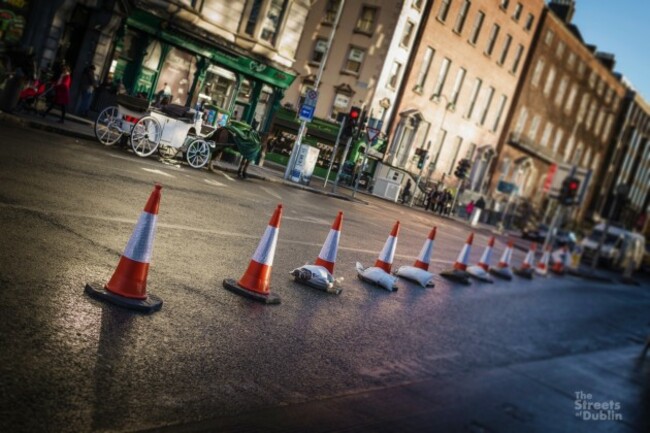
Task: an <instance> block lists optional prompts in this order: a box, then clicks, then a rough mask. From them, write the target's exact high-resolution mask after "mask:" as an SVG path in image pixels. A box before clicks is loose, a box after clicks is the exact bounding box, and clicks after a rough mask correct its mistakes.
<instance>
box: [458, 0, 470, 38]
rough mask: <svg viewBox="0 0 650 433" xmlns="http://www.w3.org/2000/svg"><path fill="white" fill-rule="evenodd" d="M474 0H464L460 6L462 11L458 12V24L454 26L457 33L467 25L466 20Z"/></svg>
mask: <svg viewBox="0 0 650 433" xmlns="http://www.w3.org/2000/svg"><path fill="white" fill-rule="evenodd" d="M471 4H472V2H471V1H470V0H464V1H463V4H462V5H461V6H460V11H459V12H458V17H457V18H456V25H455V26H454V31H455V32H456V33H461V32H462V31H463V27H465V20H466V19H467V13H468V12H469V7H470V6H471Z"/></svg>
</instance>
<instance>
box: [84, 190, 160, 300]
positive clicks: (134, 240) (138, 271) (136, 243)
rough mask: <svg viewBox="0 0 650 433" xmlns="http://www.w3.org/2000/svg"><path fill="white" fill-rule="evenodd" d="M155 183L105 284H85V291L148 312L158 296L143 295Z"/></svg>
mask: <svg viewBox="0 0 650 433" xmlns="http://www.w3.org/2000/svg"><path fill="white" fill-rule="evenodd" d="M161 188H162V186H160V185H156V186H155V188H154V190H153V192H152V193H151V195H150V196H149V200H147V204H146V205H145V207H144V210H143V212H142V213H141V214H140V218H139V219H138V222H137V223H136V226H135V229H134V230H133V234H132V235H131V238H130V239H129V242H128V243H127V244H126V248H125V250H124V253H123V254H122V257H121V258H120V261H119V263H118V264H117V268H116V269H115V272H114V273H113V276H112V277H111V279H110V280H109V281H108V283H106V285H104V286H101V284H86V293H87V294H88V295H90V296H92V297H94V298H97V299H99V300H102V301H107V302H111V303H113V304H115V305H119V306H121V307H126V308H130V309H132V310H137V311H144V312H147V313H151V312H153V311H157V310H160V308H161V307H162V303H163V301H162V299H160V298H159V297H157V296H155V295H151V294H150V295H147V275H148V273H149V263H150V261H151V255H152V253H153V241H154V237H155V235H156V221H157V219H158V209H159V207H160V190H161Z"/></svg>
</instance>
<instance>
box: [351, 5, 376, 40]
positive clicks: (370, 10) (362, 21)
mask: <svg viewBox="0 0 650 433" xmlns="http://www.w3.org/2000/svg"><path fill="white" fill-rule="evenodd" d="M376 19H377V8H375V7H371V6H364V7H363V8H361V15H360V16H359V19H358V20H357V25H356V27H355V28H354V30H355V31H357V32H361V33H366V34H369V35H370V34H372V32H373V30H374V28H375V21H376Z"/></svg>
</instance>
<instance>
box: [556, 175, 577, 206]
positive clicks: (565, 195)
mask: <svg viewBox="0 0 650 433" xmlns="http://www.w3.org/2000/svg"><path fill="white" fill-rule="evenodd" d="M579 191H580V179H578V178H577V177H567V178H565V179H564V180H563V181H562V187H561V188H560V203H561V204H563V205H566V206H569V205H572V204H575V203H576V198H577V197H578V192H579Z"/></svg>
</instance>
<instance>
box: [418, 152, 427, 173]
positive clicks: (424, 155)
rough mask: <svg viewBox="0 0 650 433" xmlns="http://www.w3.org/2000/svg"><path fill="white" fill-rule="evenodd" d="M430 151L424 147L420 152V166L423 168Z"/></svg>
mask: <svg viewBox="0 0 650 433" xmlns="http://www.w3.org/2000/svg"><path fill="white" fill-rule="evenodd" d="M427 156H428V152H427V151H426V150H424V149H421V150H420V153H419V154H418V168H419V169H420V170H422V167H424V163H425V162H426V160H427Z"/></svg>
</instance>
